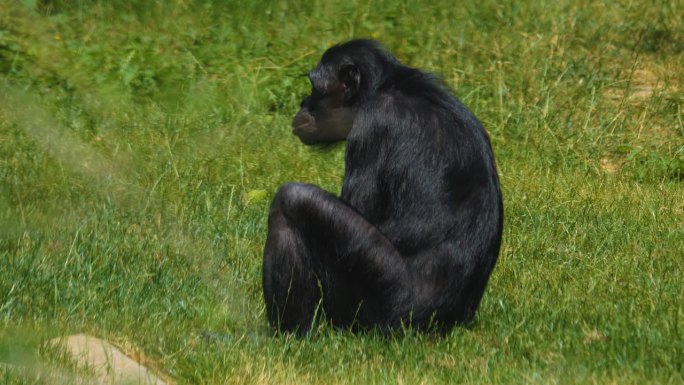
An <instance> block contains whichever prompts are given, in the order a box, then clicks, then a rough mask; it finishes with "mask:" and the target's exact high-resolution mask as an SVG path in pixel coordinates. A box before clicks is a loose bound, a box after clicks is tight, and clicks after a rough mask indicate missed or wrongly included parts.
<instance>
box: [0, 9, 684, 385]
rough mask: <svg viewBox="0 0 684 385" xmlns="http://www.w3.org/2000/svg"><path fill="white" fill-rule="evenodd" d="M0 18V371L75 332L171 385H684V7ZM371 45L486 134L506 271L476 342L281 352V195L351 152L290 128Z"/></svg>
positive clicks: (318, 343) (362, 343)
mask: <svg viewBox="0 0 684 385" xmlns="http://www.w3.org/2000/svg"><path fill="white" fill-rule="evenodd" d="M0 7H1V9H2V10H3V12H0V319H1V320H2V321H1V322H2V325H3V326H2V330H3V334H2V339H0V348H2V349H0V353H2V356H0V361H4V362H7V361H12V359H11V357H14V356H16V354H15V353H12V352H17V351H19V352H23V351H29V352H33V353H31V354H29V358H26V359H23V361H30V362H32V364H35V365H48V363H49V362H50V357H51V355H50V354H49V353H43V354H40V352H39V349H37V348H36V347H37V346H39V345H40V341H42V340H44V339H45V338H48V337H51V336H54V335H57V334H60V333H67V332H82V331H83V332H89V333H93V334H96V335H99V336H103V337H106V338H110V339H112V340H114V341H116V342H119V343H130V342H134V343H135V344H137V345H139V346H140V348H141V349H142V350H143V351H144V352H145V354H146V355H147V356H149V357H150V361H151V365H153V366H155V367H158V368H162V369H163V370H164V371H166V372H167V373H169V374H171V375H172V376H174V377H175V378H177V379H178V380H179V381H180V382H182V383H199V384H203V383H206V384H210V383H297V384H306V383H312V384H317V383H326V384H330V383H333V384H334V383H363V384H367V383H383V384H384V383H398V384H399V383H460V382H468V383H471V382H474V383H544V384H548V383H606V382H618V383H644V382H657V383H679V382H682V381H683V379H682V376H681V373H682V370H683V368H682V360H681V357H684V352H683V351H682V350H683V348H682V347H683V346H684V338H683V336H682V329H683V328H684V308H683V307H682V305H681V298H682V297H683V296H684V285H683V284H682V283H681V277H682V276H683V275H682V273H683V272H682V264H681V261H682V256H683V254H682V251H683V250H684V226H682V223H684V189H683V188H682V179H683V175H684V126H683V124H682V116H683V114H682V112H683V109H684V102H683V101H684V91H683V88H682V87H683V85H684V77H683V75H682V74H684V53H683V52H682V48H683V46H682V44H683V42H684V26H682V24H681V21H680V20H679V18H678V16H677V15H680V14H682V11H684V9H682V7H681V5H680V4H679V3H677V2H662V3H660V4H656V5H653V4H648V3H646V2H631V3H625V4H617V3H612V2H562V1H561V2H556V3H549V4H538V3H534V2H528V3H516V4H510V5H507V4H499V3H498V2H493V1H479V2H466V3H465V4H461V5H460V6H459V7H454V6H453V5H452V4H451V3H448V2H445V3H444V4H438V3H434V2H430V3H429V4H428V3H426V4H421V5H419V6H408V5H404V4H401V3H399V2H389V1H387V2H368V3H363V2H354V1H352V2H344V3H339V4H337V3H323V2H321V3H307V4H304V3H302V4H301V5H291V4H284V3H276V2H255V3H249V4H247V3H244V4H243V3H242V2H241V3H236V2H225V3H222V4H221V5H217V4H211V3H201V2H196V3H195V2H166V3H165V2H137V3H135V4H133V3H129V2H118V1H113V2H112V1H109V2H98V1H80V2H59V1H43V2H31V1H24V2H12V1H2V2H1V3H0ZM364 36H371V37H374V38H378V39H381V40H382V41H383V42H384V43H385V44H386V46H387V47H388V48H390V50H391V51H393V52H394V53H396V55H397V56H398V57H399V58H400V59H401V60H402V61H404V62H406V63H409V64H410V65H414V66H417V67H421V68H426V69H429V70H431V71H434V72H436V73H438V74H440V75H441V76H442V77H443V78H444V80H445V82H446V83H447V84H449V85H450V86H451V87H452V88H453V89H454V90H455V91H456V93H457V95H458V96H459V98H460V99H461V100H462V101H463V102H464V103H465V104H466V105H468V106H470V108H471V109H472V110H473V111H474V112H475V113H476V114H477V115H478V116H479V117H480V118H481V120H482V121H483V123H484V124H485V126H486V127H487V129H488V131H489V133H490V136H491V139H492V142H493V146H494V150H495V152H496V155H497V161H498V165H499V169H500V174H501V181H502V188H503V190H504V199H505V207H506V224H505V238H504V244H503V247H502V253H501V258H500V261H499V263H498V266H497V268H496V269H495V271H494V274H493V276H492V279H491V284H490V286H489V289H488V290H487V293H486V295H485V297H484V300H483V303H482V306H481V309H480V311H479V313H478V321H477V322H476V324H475V325H474V326H472V327H469V328H459V329H456V330H454V331H453V332H452V333H451V334H450V335H449V336H447V337H446V338H440V339H434V338H432V337H430V336H425V335H415V334H412V333H409V335H408V336H405V337H401V338H399V337H396V338H389V339H386V338H382V337H379V336H375V335H373V334H369V335H363V336H355V335H351V334H349V333H347V332H344V331H336V330H331V329H329V328H327V327H326V326H321V328H320V331H319V333H318V334H317V335H316V336H314V337H312V338H310V339H304V340H296V339H292V338H288V337H276V338H272V337H271V336H270V335H269V333H268V330H267V327H266V322H265V316H264V314H263V312H264V308H263V304H262V300H261V285H260V281H261V277H260V274H261V272H260V265H261V252H262V247H263V239H264V236H265V231H266V227H265V226H266V215H267V210H268V206H269V203H270V200H271V198H272V196H273V194H274V192H275V190H276V189H277V187H278V186H279V185H281V184H282V183H285V182H288V181H306V182H310V183H315V184H318V185H321V186H322V187H324V188H326V189H328V190H330V191H339V188H340V181H341V177H342V173H343V159H344V154H343V151H344V149H343V147H341V146H338V147H335V148H332V149H328V150H326V151H317V150H311V149H308V148H305V147H303V146H302V145H301V144H299V143H298V142H297V141H296V139H295V138H294V137H293V136H292V135H291V134H290V133H289V127H288V126H289V121H290V119H291V117H292V115H293V114H294V112H295V110H296V108H297V105H298V102H299V99H300V97H301V96H302V95H303V94H305V93H306V92H307V91H308V85H307V82H306V78H305V77H304V76H302V75H303V74H305V73H306V71H307V70H308V68H310V67H311V66H312V65H314V64H315V61H316V60H317V59H318V56H319V55H320V53H321V52H322V51H323V50H324V49H325V48H327V47H328V46H329V45H330V44H332V43H334V42H338V41H341V40H345V39H347V38H351V37H364ZM26 330H28V333H22V332H21V331H26ZM205 330H210V331H216V332H220V333H226V334H228V335H229V336H231V338H230V339H229V340H226V341H218V342H213V343H212V342H207V341H205V340H203V339H202V337H201V332H202V331H205ZM17 334H19V335H20V336H21V338H19V339H17V338H9V336H13V335H17ZM17 341H20V342H17ZM22 341H23V342H22ZM20 355H22V357H25V356H26V355H23V353H22V354H20ZM46 357H47V358H46ZM45 360H47V362H48V363H45V362H44V361H45ZM20 361H22V360H20ZM2 376H5V377H6V378H5V380H6V381H5V382H8V383H43V382H45V381H44V380H41V379H40V378H32V377H27V376H24V375H21V374H16V373H13V372H9V371H7V370H4V369H2V368H0V379H2V378H3V377H2ZM41 381H42V382H41Z"/></svg>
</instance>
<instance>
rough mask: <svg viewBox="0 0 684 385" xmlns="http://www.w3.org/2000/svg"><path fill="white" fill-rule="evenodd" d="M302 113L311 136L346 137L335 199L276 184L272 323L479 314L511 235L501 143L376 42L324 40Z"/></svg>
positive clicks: (357, 326)
mask: <svg viewBox="0 0 684 385" xmlns="http://www.w3.org/2000/svg"><path fill="white" fill-rule="evenodd" d="M309 79H310V81H311V85H312V90H311V95H309V96H307V97H306V98H304V100H303V101H302V104H301V109H300V110H299V112H298V113H297V115H296V116H295V118H294V121H293V128H294V133H295V134H296V135H297V136H298V137H299V138H300V139H301V141H302V142H304V143H305V144H315V143H323V142H334V141H340V140H345V139H346V141H347V144H346V146H347V147H346V158H345V174H344V180H343V183H342V193H341V194H340V196H339V197H337V196H335V195H333V194H331V193H329V192H327V191H325V190H323V189H321V188H319V187H317V186H313V185H310V184H301V183H290V184H286V185H284V186H282V187H280V189H279V190H278V192H277V193H276V195H275V198H274V199H273V203H272V205H271V209H270V213H269V218H268V236H267V239H266V246H265V250H264V261H263V286H264V298H265V300H266V311H267V314H268V319H269V322H270V323H271V325H272V326H273V327H274V328H275V329H276V330H280V331H288V332H296V333H301V334H303V333H307V332H308V331H309V329H310V328H311V326H312V324H313V323H314V322H315V320H316V319H318V317H319V316H323V317H325V318H326V319H327V320H329V322H331V323H332V324H333V325H335V326H337V327H342V328H348V329H350V330H363V329H369V328H377V329H380V330H382V331H392V330H395V329H399V328H402V327H410V328H413V329H416V330H437V331H442V332H445V331H448V330H450V329H451V327H453V326H454V325H456V324H462V323H467V322H469V321H471V320H472V319H473V317H474V315H475V311H476V310H477V308H478V306H479V304H480V300H481V298H482V294H483V292H484V290H485V286H486V285H487V281H488V279H489V275H490V273H491V271H492V269H493V268H494V264H495V263H496V259H497V256H498V253H499V246H500V244H501V232H502V225H503V205H502V200H501V190H500V188H499V181H498V176H497V172H496V166H495V163H494V157H493V154H492V149H491V146H490V143H489V139H488V137H487V134H486V132H485V130H484V129H483V128H482V126H481V125H480V123H479V122H478V120H477V119H476V118H475V116H474V115H473V114H472V113H471V112H470V111H468V109H467V108H466V107H465V106H464V105H463V104H461V103H460V102H459V101H458V100H457V99H456V98H455V97H454V96H453V95H452V94H451V93H450V92H449V91H448V90H447V89H446V88H445V87H444V86H443V85H442V84H441V83H440V82H439V81H438V80H437V79H436V78H435V77H434V76H433V75H430V74H427V73H425V72H422V71H420V70H417V69H414V68H410V67H407V66H404V65H402V64H401V63H399V61H397V59H396V58H394V57H393V56H392V55H390V54H389V53H388V52H386V51H385V50H384V49H383V48H382V47H381V46H380V45H379V44H378V43H376V42H374V41H371V40H352V41H349V42H347V43H343V44H339V45H336V46H333V47H332V48H330V49H328V50H327V51H326V52H325V53H324V54H323V57H322V58H321V61H320V62H319V63H318V65H317V66H316V68H314V69H313V70H311V71H310V72H309Z"/></svg>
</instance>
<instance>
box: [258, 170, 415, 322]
mask: <svg viewBox="0 0 684 385" xmlns="http://www.w3.org/2000/svg"><path fill="white" fill-rule="evenodd" d="M263 285H264V297H265V300H266V310H267V313H268V318H269V320H270V322H271V324H272V325H273V326H274V327H276V328H278V329H280V330H288V331H293V330H297V331H299V332H301V333H303V332H306V331H307V330H308V328H309V327H310V325H311V322H312V319H313V316H314V313H315V311H316V306H317V305H318V304H319V303H320V300H321V299H322V304H323V308H324V310H325V311H326V313H327V315H328V316H329V317H330V318H331V319H332V321H333V323H335V324H338V325H342V326H347V325H349V324H351V323H352V322H359V324H360V325H362V326H363V325H364V324H369V325H370V324H372V325H379V326H381V327H382V326H387V327H392V326H398V323H399V322H401V321H402V317H404V316H405V315H406V313H407V312H408V311H409V310H408V309H409V308H410V297H411V294H412V293H411V292H412V291H411V285H412V283H411V277H410V276H409V274H408V272H407V269H406V265H405V263H404V261H403V260H402V258H401V256H400V255H399V253H398V252H397V250H396V249H395V248H394V246H393V245H392V244H391V243H390V242H389V241H388V240H387V238H385V237H384V236H383V235H382V234H381V233H380V232H379V231H378V230H377V229H376V228H375V227H374V226H373V225H372V224H370V223H369V222H368V221H367V220H366V219H364V218H363V217H362V216H361V215H360V214H359V213H358V212H356V211H355V210H354V209H353V208H351V207H350V206H349V205H347V204H346V203H344V202H342V201H341V200H340V199H338V198H337V197H335V196H333V195H332V194H330V193H328V192H326V191H324V190H322V189H320V188H318V187H316V186H312V185H305V184H288V185H285V186H283V187H281V188H280V190H279V191H278V193H277V194H276V196H275V198H274V200H273V204H272V206H271V211H270V214H269V219H268V237H267V239H266V246H265V250H264V265H263ZM321 295H322V296H321Z"/></svg>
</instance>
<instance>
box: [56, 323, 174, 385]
mask: <svg viewBox="0 0 684 385" xmlns="http://www.w3.org/2000/svg"><path fill="white" fill-rule="evenodd" d="M50 343H51V344H53V345H56V346H61V347H63V348H64V349H65V351H66V352H67V353H69V355H71V357H73V359H74V360H75V361H76V363H77V364H78V365H80V366H84V367H87V368H88V369H90V370H92V371H93V372H94V373H95V377H96V379H97V382H98V383H100V384H107V385H111V384H116V385H119V384H120V385H124V384H125V385H133V384H135V385H167V384H166V382H164V381H163V380H162V379H161V378H159V377H158V376H156V375H155V374H154V373H152V372H151V371H150V370H149V369H147V368H146V367H144V366H142V365H140V364H139V363H137V362H135V361H133V360H132V359H131V358H129V357H128V356H126V355H125V354H124V353H123V352H122V351H121V350H120V349H119V348H117V347H116V346H114V345H112V344H110V343H109V342H107V341H105V340H102V339H99V338H97V337H93V336H89V335H86V334H75V335H71V336H67V337H60V338H55V339H53V340H51V341H50Z"/></svg>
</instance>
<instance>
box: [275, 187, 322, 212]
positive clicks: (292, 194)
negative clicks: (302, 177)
mask: <svg viewBox="0 0 684 385" xmlns="http://www.w3.org/2000/svg"><path fill="white" fill-rule="evenodd" d="M315 190H316V188H315V187H314V186H312V185H309V184H305V183H287V184H284V185H282V186H280V188H279V189H278V191H277V192H276V195H275V198H274V199H273V207H274V208H278V209H279V210H280V211H283V210H285V211H287V210H288V209H295V210H296V209H297V207H298V206H300V205H301V204H302V203H304V202H306V201H308V200H310V199H311V197H312V195H314V194H315Z"/></svg>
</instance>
